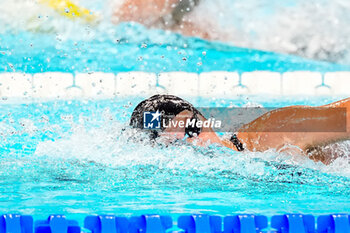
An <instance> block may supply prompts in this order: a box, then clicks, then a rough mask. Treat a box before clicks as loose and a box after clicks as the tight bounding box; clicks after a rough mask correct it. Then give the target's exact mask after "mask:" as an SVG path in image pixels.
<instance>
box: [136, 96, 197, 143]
mask: <svg viewBox="0 0 350 233" xmlns="http://www.w3.org/2000/svg"><path fill="white" fill-rule="evenodd" d="M185 110H188V111H190V112H193V114H194V116H197V115H202V114H201V113H200V112H199V111H198V110H197V109H196V108H195V107H194V106H193V105H192V104H191V103H189V102H188V101H186V100H183V99H181V98H179V97H177V96H173V95H154V96H152V97H150V98H148V99H146V100H144V101H142V102H141V103H139V104H138V105H137V106H136V108H135V109H134V111H133V113H132V115H131V119H130V126H132V127H134V128H139V129H143V115H144V112H156V111H159V112H160V113H161V114H162V119H163V120H165V122H166V123H168V122H169V121H170V120H171V119H173V118H174V117H175V116H176V115H177V114H179V113H180V112H182V111H185ZM160 130H161V131H163V130H164V127H163V125H162V124H161V129H160ZM192 130H193V131H198V132H195V133H197V134H198V133H199V132H200V130H198V129H192ZM150 131H151V133H152V138H155V137H157V136H158V131H156V130H150ZM186 133H188V132H186Z"/></svg>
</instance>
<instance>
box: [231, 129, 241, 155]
mask: <svg viewBox="0 0 350 233" xmlns="http://www.w3.org/2000/svg"><path fill="white" fill-rule="evenodd" d="M230 141H231V142H232V143H233V145H235V147H236V148H237V150H238V151H244V146H243V143H242V142H241V141H240V140H239V139H238V138H237V134H235V133H234V134H233V135H232V136H231V138H230Z"/></svg>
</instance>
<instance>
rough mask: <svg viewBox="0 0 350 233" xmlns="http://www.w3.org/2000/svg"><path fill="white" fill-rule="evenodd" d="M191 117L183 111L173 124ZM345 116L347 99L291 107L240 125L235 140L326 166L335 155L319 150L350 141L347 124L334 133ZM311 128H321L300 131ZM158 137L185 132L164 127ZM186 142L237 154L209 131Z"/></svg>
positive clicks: (349, 117) (349, 110) (348, 118)
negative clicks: (304, 157) (224, 149)
mask: <svg viewBox="0 0 350 233" xmlns="http://www.w3.org/2000/svg"><path fill="white" fill-rule="evenodd" d="M335 108H337V109H342V113H343V115H341V114H339V112H338V113H335V112H334V109H335ZM313 109H321V110H322V112H321V113H319V112H318V113H317V114H315V113H316V112H315V111H312V110H313ZM344 114H346V115H345V116H344ZM192 116H193V113H192V112H189V111H183V112H181V113H179V114H178V115H177V116H176V117H175V118H174V119H173V121H179V120H182V121H183V120H186V119H187V118H191V117H192ZM345 117H346V122H350V98H347V99H344V100H340V101H337V102H334V103H331V104H327V105H323V106H319V107H310V106H290V107H285V108H280V109H276V110H273V111H270V112H268V113H266V114H264V115H262V116H260V117H258V118H257V119H255V120H254V121H252V122H250V123H248V124H245V125H243V126H242V127H241V128H240V130H238V132H237V137H238V139H239V140H240V141H241V142H242V143H243V144H244V148H245V149H246V150H249V151H266V150H269V149H276V150H278V151H280V152H291V153H296V154H300V155H304V156H309V157H310V158H311V159H312V160H314V161H321V162H323V163H325V164H329V163H330V162H332V161H333V160H334V159H335V158H336V157H337V155H334V154H332V156H331V155H329V154H326V153H324V152H323V151H322V147H325V146H326V145H329V144H332V143H335V142H339V141H343V140H347V139H350V125H348V124H346V125H345V126H344V130H343V131H342V132H341V131H334V130H333V129H334V128H337V127H335V126H337V125H339V124H340V123H339V122H344V120H345ZM199 119H200V120H203V121H204V120H205V118H204V117H202V116H199ZM346 122H345V123H346ZM310 127H311V128H312V127H314V128H317V127H321V128H322V132H310V131H309V132H307V130H305V131H302V130H299V129H305V128H306V129H310ZM296 129H297V130H296ZM161 135H162V136H163V138H167V140H169V141H170V140H172V139H174V138H176V139H183V138H184V137H185V129H184V128H180V127H171V128H167V129H165V130H164V132H163V133H162V134H161ZM186 140H187V142H189V143H193V144H196V145H199V146H207V145H209V144H213V143H216V144H220V145H223V146H226V147H228V148H231V149H233V150H236V151H237V148H236V147H235V145H233V143H232V142H230V141H229V140H225V139H221V138H220V137H219V136H218V135H217V134H216V133H215V132H214V131H213V129H211V128H202V132H201V133H200V134H199V135H198V136H195V137H192V138H187V139H186Z"/></svg>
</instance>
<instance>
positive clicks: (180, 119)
mask: <svg viewBox="0 0 350 233" xmlns="http://www.w3.org/2000/svg"><path fill="white" fill-rule="evenodd" d="M192 117H193V112H191V111H188V110H185V111H182V112H180V113H179V114H177V115H176V116H175V117H174V118H173V119H171V121H170V122H169V124H168V125H167V126H168V127H166V128H165V129H164V131H163V132H161V133H160V137H161V138H162V139H164V140H165V141H166V142H173V141H175V140H179V139H180V140H181V139H183V138H185V136H186V132H185V126H184V125H183V123H186V121H187V120H189V119H191V118H192Z"/></svg>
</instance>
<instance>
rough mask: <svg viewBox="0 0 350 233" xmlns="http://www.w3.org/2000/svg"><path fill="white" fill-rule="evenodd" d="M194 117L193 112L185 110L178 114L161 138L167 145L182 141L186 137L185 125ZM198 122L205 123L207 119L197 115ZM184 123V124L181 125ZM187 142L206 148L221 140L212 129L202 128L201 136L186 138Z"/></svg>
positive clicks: (161, 134)
mask: <svg viewBox="0 0 350 233" xmlns="http://www.w3.org/2000/svg"><path fill="white" fill-rule="evenodd" d="M193 117H194V114H193V112H191V111H188V110H185V111H182V112H180V113H179V114H177V115H176V116H175V117H174V118H173V119H172V120H171V122H172V123H171V124H169V125H168V126H169V127H167V128H165V130H164V131H163V132H161V133H160V135H159V136H160V138H161V140H162V141H163V142H165V143H171V142H174V141H176V140H182V139H184V138H185V137H186V127H185V125H184V124H186V121H187V120H191V119H192V118H193ZM197 117H198V120H200V121H205V120H206V119H205V118H204V117H203V116H201V115H197ZM180 122H182V123H180ZM186 141H187V142H190V143H193V144H196V145H200V146H206V145H209V144H211V143H219V142H220V139H219V137H218V136H217V135H216V133H215V132H214V131H213V129H212V128H210V127H207V128H206V127H202V128H201V131H200V133H199V135H196V134H195V135H193V137H188V138H186Z"/></svg>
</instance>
